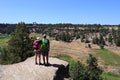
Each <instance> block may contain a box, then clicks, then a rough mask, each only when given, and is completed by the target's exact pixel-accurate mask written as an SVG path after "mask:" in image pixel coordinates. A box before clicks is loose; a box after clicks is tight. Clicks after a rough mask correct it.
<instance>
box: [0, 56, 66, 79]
mask: <svg viewBox="0 0 120 80" xmlns="http://www.w3.org/2000/svg"><path fill="white" fill-rule="evenodd" d="M49 61H50V66H44V65H35V62H34V57H31V58H28V59H27V60H25V61H24V62H20V63H16V64H12V65H0V80H64V77H67V76H68V63H67V62H65V61H63V60H59V59H57V58H49Z"/></svg>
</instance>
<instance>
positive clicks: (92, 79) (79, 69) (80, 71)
mask: <svg viewBox="0 0 120 80" xmlns="http://www.w3.org/2000/svg"><path fill="white" fill-rule="evenodd" d="M56 57H57V58H59V59H62V60H65V61H68V63H69V74H70V77H71V78H72V79H73V80H102V77H101V74H102V70H101V69H100V68H99V67H98V64H97V59H96V58H95V57H93V56H92V55H89V58H88V60H87V66H85V65H83V64H82V63H81V62H80V61H77V62H75V61H73V60H72V59H71V58H70V57H69V56H67V55H58V56H56Z"/></svg>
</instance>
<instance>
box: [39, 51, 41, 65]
mask: <svg viewBox="0 0 120 80" xmlns="http://www.w3.org/2000/svg"><path fill="white" fill-rule="evenodd" d="M40 64H41V54H40V53H39V65H40Z"/></svg>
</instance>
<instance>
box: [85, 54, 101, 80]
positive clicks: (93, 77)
mask: <svg viewBox="0 0 120 80" xmlns="http://www.w3.org/2000/svg"><path fill="white" fill-rule="evenodd" d="M87 64H88V65H87V67H86V70H85V76H84V80H102V77H101V74H102V70H101V69H100V68H99V67H98V64H97V59H96V58H95V57H93V56H92V55H91V54H90V55H89V59H88V60H87Z"/></svg>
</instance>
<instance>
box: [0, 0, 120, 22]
mask: <svg viewBox="0 0 120 80" xmlns="http://www.w3.org/2000/svg"><path fill="white" fill-rule="evenodd" d="M20 21H24V22H26V23H32V22H37V23H54V24H55V23H73V24H120V0H0V23H18V22H20Z"/></svg>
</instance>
